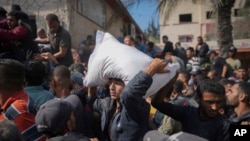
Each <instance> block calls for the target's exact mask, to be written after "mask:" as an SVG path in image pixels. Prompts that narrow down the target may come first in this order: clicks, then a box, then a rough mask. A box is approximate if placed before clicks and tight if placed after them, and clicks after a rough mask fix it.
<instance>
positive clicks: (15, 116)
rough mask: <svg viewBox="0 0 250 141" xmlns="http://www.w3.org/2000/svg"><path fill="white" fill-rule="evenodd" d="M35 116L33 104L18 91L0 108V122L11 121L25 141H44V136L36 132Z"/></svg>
mask: <svg viewBox="0 0 250 141" xmlns="http://www.w3.org/2000/svg"><path fill="white" fill-rule="evenodd" d="M35 114H36V108H35V106H34V102H33V101H32V100H31V99H30V98H29V97H28V95H27V94H26V93H25V92H24V91H23V90H20V91H18V92H16V93H15V94H13V95H12V96H11V97H9V98H8V99H7V100H6V101H5V103H4V104H3V105H2V106H1V113H0V120H5V119H8V120H13V121H14V123H15V124H16V126H17V128H18V129H19V130H20V132H21V134H22V136H23V139H24V140H25V141H44V140H46V136H45V135H43V134H42V133H39V132H38V131H37V128H36V124H35Z"/></svg>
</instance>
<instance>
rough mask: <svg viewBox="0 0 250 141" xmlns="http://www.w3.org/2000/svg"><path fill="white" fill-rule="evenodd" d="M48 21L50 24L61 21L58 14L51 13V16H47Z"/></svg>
mask: <svg viewBox="0 0 250 141" xmlns="http://www.w3.org/2000/svg"><path fill="white" fill-rule="evenodd" d="M46 21H48V22H54V21H56V22H59V19H58V17H57V15H56V14H52V13H51V14H48V15H47V16H46Z"/></svg>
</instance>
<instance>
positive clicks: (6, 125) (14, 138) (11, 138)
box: [0, 119, 23, 141]
mask: <svg viewBox="0 0 250 141" xmlns="http://www.w3.org/2000/svg"><path fill="white" fill-rule="evenodd" d="M0 140H1V141H23V137H22V135H21V133H20V131H19V129H18V128H17V126H16V125H15V123H14V122H13V121H11V120H7V119H6V120H2V121H0Z"/></svg>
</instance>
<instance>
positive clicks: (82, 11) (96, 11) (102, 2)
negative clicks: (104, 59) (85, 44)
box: [0, 0, 143, 48]
mask: <svg viewBox="0 0 250 141" xmlns="http://www.w3.org/2000/svg"><path fill="white" fill-rule="evenodd" d="M11 4H18V5H20V6H21V9H22V10H23V11H24V12H26V13H27V14H28V15H29V16H30V17H31V19H32V20H33V22H34V23H36V27H37V28H45V29H47V26H46V22H45V16H46V15H47V14H49V13H54V14H56V15H58V17H59V20H60V21H61V25H62V26H63V27H65V28H66V29H67V30H69V31H70V33H71V36H72V45H73V47H75V48H77V46H78V44H79V43H80V42H81V41H83V40H85V39H86V37H87V35H92V36H94V34H95V32H96V31H97V30H102V31H107V32H110V33H111V34H113V35H114V36H115V37H123V36H124V35H127V34H130V35H133V36H134V35H136V34H142V35H143V32H142V30H141V29H140V27H139V26H138V25H137V23H136V22H135V21H134V19H133V18H132V17H131V15H130V14H129V13H128V11H127V10H126V8H125V7H124V6H123V5H122V3H121V2H120V0H1V1H0V5H1V6H3V7H4V8H5V9H6V10H7V11H10V8H11Z"/></svg>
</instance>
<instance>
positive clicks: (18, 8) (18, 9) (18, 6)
mask: <svg viewBox="0 0 250 141" xmlns="http://www.w3.org/2000/svg"><path fill="white" fill-rule="evenodd" d="M11 10H12V11H22V9H21V7H20V5H18V4H12V5H11Z"/></svg>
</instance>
